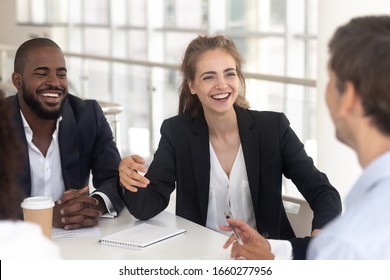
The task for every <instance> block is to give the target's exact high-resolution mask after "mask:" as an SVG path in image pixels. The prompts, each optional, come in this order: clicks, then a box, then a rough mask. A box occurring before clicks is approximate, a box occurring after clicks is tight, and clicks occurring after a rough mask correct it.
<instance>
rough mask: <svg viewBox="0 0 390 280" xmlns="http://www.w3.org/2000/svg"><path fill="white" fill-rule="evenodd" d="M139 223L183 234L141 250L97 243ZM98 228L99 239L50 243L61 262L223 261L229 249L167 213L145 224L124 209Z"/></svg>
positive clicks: (200, 228) (211, 233)
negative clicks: (104, 237) (183, 231)
mask: <svg viewBox="0 0 390 280" xmlns="http://www.w3.org/2000/svg"><path fill="white" fill-rule="evenodd" d="M142 222H147V223H151V224H155V225H161V226H166V227H177V228H183V229H185V230H187V232H186V233H184V234H180V235H177V236H175V237H172V238H169V239H167V240H164V241H161V242H159V243H157V244H153V245H151V246H150V247H147V248H146V249H143V250H131V249H125V248H118V247H111V246H106V245H101V244H100V243H99V239H100V238H101V237H103V236H106V235H109V234H112V233H115V232H118V231H120V230H123V229H126V228H128V227H131V226H132V225H134V223H142ZM98 227H99V228H100V230H101V235H93V236H83V237H75V238H67V239H55V240H53V241H54V242H55V243H56V244H58V245H59V246H60V248H61V255H62V258H63V259H71V260H92V259H106V260H110V259H111V260H126V259H138V260H147V259H149V260H174V259H176V260H179V259H182V260H186V259H226V258H227V257H228V255H229V253H230V248H228V249H227V250H225V249H223V248H222V246H223V244H224V243H225V241H226V240H227V236H225V235H223V234H220V233H218V232H215V231H213V230H210V229H208V228H206V227H203V226H200V225H198V224H196V223H193V222H191V221H188V220H186V219H184V218H181V217H178V216H176V215H174V214H172V213H170V212H167V211H164V212H162V213H160V214H159V215H157V216H156V217H154V218H152V219H150V220H148V221H139V220H137V219H135V218H134V217H133V216H131V215H130V214H129V212H128V211H127V210H126V209H124V210H123V211H122V213H121V214H120V215H119V217H117V218H115V219H112V218H101V219H100V221H99V225H98Z"/></svg>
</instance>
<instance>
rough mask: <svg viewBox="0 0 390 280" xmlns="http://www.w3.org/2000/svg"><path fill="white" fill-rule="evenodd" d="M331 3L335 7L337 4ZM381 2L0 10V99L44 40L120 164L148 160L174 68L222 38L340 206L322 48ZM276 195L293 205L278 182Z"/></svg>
mask: <svg viewBox="0 0 390 280" xmlns="http://www.w3.org/2000/svg"><path fill="white" fill-rule="evenodd" d="M339 2H340V3H339ZM389 6H390V3H389V1H386V0H376V1H368V0H355V1H352V0H344V1H335V0H55V1H53V0H2V1H1V4H0V85H1V87H3V88H4V89H6V91H7V93H8V94H14V93H15V92H16V90H15V89H14V88H13V86H12V84H11V74H12V71H13V59H14V55H15V51H16V49H17V47H18V46H19V45H20V44H21V43H22V42H24V41H25V40H27V39H29V38H33V37H48V38H51V39H53V40H54V41H55V42H57V43H58V44H59V46H60V47H61V48H62V50H63V52H64V54H65V56H66V61H67V68H68V79H69V92H70V93H72V94H74V95H77V96H79V97H81V98H92V99H97V100H98V101H99V102H100V104H101V106H102V108H103V110H104V112H105V113H106V116H107V118H108V119H109V121H110V124H111V126H112V129H113V132H114V135H115V139H116V142H117V145H118V148H119V150H120V152H121V154H122V156H126V155H131V154H134V153H137V154H140V155H141V156H144V157H146V158H147V159H148V160H150V158H151V157H152V156H153V153H154V150H155V149H156V147H157V144H158V141H159V138H160V133H159V128H160V125H161V122H162V121H163V120H164V119H165V118H168V117H170V116H173V115H175V114H177V107H178V89H179V83H180V79H181V77H180V73H179V71H178V69H179V63H180V61H181V59H182V55H183V54H184V50H185V48H186V47H187V45H188V43H189V42H190V41H191V40H192V39H194V38H195V37H196V36H197V35H198V34H203V33H208V34H224V35H228V36H230V37H231V38H232V39H233V40H234V42H235V43H236V45H237V47H238V49H239V51H240V52H241V54H242V55H243V57H244V59H245V61H246V62H245V64H244V72H245V73H244V74H245V77H246V78H247V98H248V100H249V102H250V104H251V108H252V109H255V110H272V111H278V112H284V113H285V114H286V115H287V117H288V118H289V120H290V122H291V126H292V128H293V129H294V131H295V132H296V133H297V135H298V137H299V138H300V139H301V141H302V142H303V143H304V144H305V147H306V150H307V152H308V154H309V155H310V156H311V157H312V158H313V160H314V162H315V163H316V165H317V166H318V167H319V168H320V169H321V170H322V171H323V172H325V173H326V174H327V175H328V177H329V179H330V180H331V182H332V183H333V184H334V185H335V186H336V187H337V188H338V189H339V190H340V193H341V194H342V196H344V193H346V192H347V191H348V189H349V187H350V186H351V184H352V183H353V182H354V180H355V179H356V176H357V174H359V171H360V170H359V169H360V168H359V166H358V164H357V162H356V158H355V156H354V154H353V153H352V152H351V151H350V150H349V149H348V148H346V147H345V146H342V145H340V144H339V143H337V141H336V139H335V138H334V132H333V126H332V124H331V122H330V119H329V116H328V113H327V109H326V106H325V104H324V100H323V92H324V90H325V87H326V81H327V74H326V61H327V41H328V39H329V37H330V36H331V35H332V34H333V32H334V30H335V28H336V26H338V25H340V24H343V23H345V22H346V21H347V20H349V18H351V17H353V16H355V15H359V14H370V13H382V12H383V11H385V10H386V8H387V11H390V9H389ZM284 186H285V192H286V193H287V194H291V195H293V196H295V195H296V196H298V197H299V194H297V193H296V191H295V188H294V187H293V186H291V184H290V183H289V181H288V180H285V184H284Z"/></svg>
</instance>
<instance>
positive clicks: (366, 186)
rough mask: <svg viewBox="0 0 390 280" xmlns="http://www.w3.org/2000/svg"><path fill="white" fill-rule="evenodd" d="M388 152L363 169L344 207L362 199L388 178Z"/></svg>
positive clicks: (389, 170) (389, 174)
mask: <svg viewBox="0 0 390 280" xmlns="http://www.w3.org/2000/svg"><path fill="white" fill-rule="evenodd" d="M389 166H390V151H388V152H386V153H384V154H382V155H381V156H379V157H378V158H376V159H375V160H374V161H372V162H371V163H370V164H369V165H367V167H366V168H365V169H364V171H363V174H362V175H361V176H360V178H359V179H358V181H357V182H356V183H355V185H354V187H353V188H352V189H351V192H350V193H349V194H348V196H347V197H346V200H345V204H346V207H348V206H349V205H353V204H354V203H355V202H356V201H357V200H359V199H362V198H364V194H365V193H368V192H369V191H371V190H372V189H373V188H375V186H376V185H377V184H378V182H380V181H381V180H383V179H384V178H386V177H390V169H389Z"/></svg>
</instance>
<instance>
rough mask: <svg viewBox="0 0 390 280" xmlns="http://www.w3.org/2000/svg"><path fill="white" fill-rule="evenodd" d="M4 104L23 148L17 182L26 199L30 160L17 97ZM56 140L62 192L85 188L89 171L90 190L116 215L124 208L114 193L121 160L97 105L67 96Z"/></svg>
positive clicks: (116, 187)
mask: <svg viewBox="0 0 390 280" xmlns="http://www.w3.org/2000/svg"><path fill="white" fill-rule="evenodd" d="M7 104H8V106H9V108H10V109H11V110H12V111H11V118H12V119H13V121H14V126H15V128H16V130H17V132H18V135H19V138H20V142H21V144H22V148H23V151H22V152H23V157H24V159H23V165H22V166H21V174H19V177H18V179H19V184H20V186H21V188H22V189H23V191H24V197H26V196H30V194H31V175H30V160H29V157H28V144H27V139H26V135H25V133H24V127H23V122H22V118H21V115H20V106H19V101H18V98H17V95H14V96H10V97H8V98H7ZM58 139H59V145H60V156H61V169H62V176H63V179H64V184H65V188H66V189H70V188H73V189H79V188H82V187H84V186H87V185H88V184H89V175H90V172H91V171H92V175H93V177H92V180H93V186H94V187H95V188H96V189H97V190H98V191H100V192H103V193H104V194H106V195H107V196H108V197H109V199H110V200H111V202H112V204H113V206H114V207H115V210H116V211H117V213H119V212H120V211H121V210H122V208H123V206H124V205H123V202H122V200H121V198H120V195H119V192H118V184H119V180H118V176H119V173H118V167H119V162H120V160H121V158H120V155H119V152H118V149H117V147H116V144H115V142H114V138H113V135H112V131H111V128H110V126H109V124H108V122H107V119H106V117H105V116H104V114H103V111H102V109H101V108H100V106H99V104H98V103H97V102H96V101H95V100H82V99H80V98H78V97H75V96H73V95H71V94H68V95H67V97H66V99H65V101H64V105H63V108H62V121H61V122H60V124H59V132H58Z"/></svg>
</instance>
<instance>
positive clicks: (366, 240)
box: [221, 16, 390, 260]
mask: <svg viewBox="0 0 390 280" xmlns="http://www.w3.org/2000/svg"><path fill="white" fill-rule="evenodd" d="M329 53H330V58H329V63H328V74H329V78H328V84H327V88H326V93H325V100H326V104H327V106H328V109H329V113H330V116H331V119H332V121H333V124H334V126H335V131H336V137H337V139H338V140H339V141H341V142H342V143H344V144H346V145H348V146H349V147H351V148H352V149H353V150H354V151H355V152H356V155H357V158H358V160H359V163H360V165H361V166H362V168H363V173H362V174H361V176H360V178H359V179H358V180H357V181H356V183H355V185H354V186H353V187H352V188H351V190H350V191H349V193H348V195H347V196H346V198H345V204H344V205H345V211H344V212H343V214H342V215H340V216H338V217H337V218H335V219H334V220H333V221H331V222H330V223H329V224H327V225H326V226H325V228H324V229H323V230H321V232H320V233H319V234H318V235H317V236H315V237H307V238H304V239H300V238H295V239H292V240H290V241H284V240H267V239H265V238H263V237H262V236H261V235H260V234H258V232H256V231H254V230H253V229H252V228H251V227H250V226H249V225H248V224H246V223H244V222H243V221H240V220H236V219H234V220H229V223H230V224H232V225H233V226H234V227H235V228H236V230H237V231H238V232H239V234H240V236H241V239H242V240H243V241H244V244H243V245H240V244H238V242H234V237H231V238H229V239H228V241H227V242H226V243H225V245H224V247H225V248H226V247H228V246H229V245H230V244H231V243H232V242H233V246H232V249H231V250H232V251H231V256H232V257H234V258H245V259H274V258H277V259H289V258H291V257H292V256H293V257H294V259H295V258H296V255H295V253H296V252H297V247H300V249H299V251H300V252H302V251H303V249H305V254H304V255H303V254H302V257H304V258H307V259H316V260H317V259H321V260H346V259H350V260H390V204H389V201H390V169H389V166H390V122H389V119H390V91H389V90H390V79H389V73H390V16H363V17H357V18H353V19H351V20H350V21H349V22H348V23H346V24H345V25H342V26H340V27H339V28H338V29H337V30H336V32H335V33H334V35H333V37H332V39H331V40H330V42H329ZM221 229H223V230H230V228H228V227H226V226H223V227H221ZM297 241H298V242H299V244H298V243H296V242H297ZM309 241H310V242H309ZM290 242H292V243H290ZM297 245H299V246H297ZM302 245H306V247H304V246H302ZM291 249H292V250H291ZM306 249H307V250H306ZM306 251H307V254H306Z"/></svg>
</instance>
